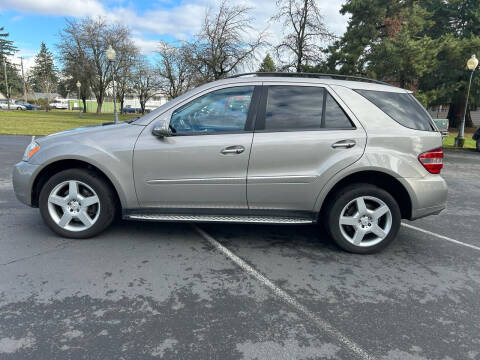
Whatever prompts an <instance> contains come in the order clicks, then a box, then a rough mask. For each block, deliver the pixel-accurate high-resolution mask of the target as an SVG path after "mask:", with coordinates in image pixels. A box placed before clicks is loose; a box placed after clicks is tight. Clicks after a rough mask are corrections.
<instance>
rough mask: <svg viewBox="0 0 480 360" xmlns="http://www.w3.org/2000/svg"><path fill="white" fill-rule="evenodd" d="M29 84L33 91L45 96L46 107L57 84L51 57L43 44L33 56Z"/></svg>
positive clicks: (56, 75) (55, 69) (55, 71)
mask: <svg viewBox="0 0 480 360" xmlns="http://www.w3.org/2000/svg"><path fill="white" fill-rule="evenodd" d="M31 83H32V88H33V90H34V91H37V92H43V93H46V94H47V107H46V109H47V110H48V103H49V102H50V100H51V99H50V97H51V95H50V94H51V93H52V92H53V91H55V89H56V87H57V84H58V74H57V68H56V66H55V64H54V62H53V55H52V53H51V52H50V51H49V50H48V49H47V46H46V45H45V43H44V42H42V44H41V45H40V51H39V53H38V54H37V55H36V56H35V62H34V65H33V67H32V70H31Z"/></svg>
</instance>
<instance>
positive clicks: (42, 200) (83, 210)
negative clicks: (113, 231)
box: [39, 169, 115, 239]
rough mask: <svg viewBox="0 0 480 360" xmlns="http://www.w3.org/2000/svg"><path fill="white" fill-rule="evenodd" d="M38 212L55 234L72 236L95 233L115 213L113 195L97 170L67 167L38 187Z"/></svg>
mask: <svg viewBox="0 0 480 360" xmlns="http://www.w3.org/2000/svg"><path fill="white" fill-rule="evenodd" d="M39 207H40V213H41V214H42V217H43V220H44V221H45V223H46V224H47V225H48V226H49V227H50V228H51V229H52V230H53V231H55V232H56V233H57V234H59V235H61V236H64V237H69V238H76V239H83V238H89V237H92V236H95V235H97V234H99V233H100V232H102V231H103V230H105V229H106V228H107V227H108V226H109V225H110V224H111V223H112V221H113V219H114V217H115V196H114V194H113V191H112V189H111V188H110V186H109V185H108V184H107V183H106V182H105V180H104V179H103V178H102V177H100V176H99V175H98V174H97V173H95V172H93V171H89V170H86V169H68V170H64V171H61V172H59V173H58V174H56V175H54V176H52V177H51V178H50V179H49V180H48V181H47V182H46V183H45V185H44V186H43V187H42V190H41V191H40V197H39Z"/></svg>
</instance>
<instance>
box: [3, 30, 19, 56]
mask: <svg viewBox="0 0 480 360" xmlns="http://www.w3.org/2000/svg"><path fill="white" fill-rule="evenodd" d="M4 31H5V30H4V27H3V26H2V27H0V61H3V59H4V58H6V57H7V56H11V55H13V54H14V53H15V52H16V51H17V50H18V49H17V47H16V46H15V45H14V44H13V41H12V40H9V39H8V36H9V35H10V34H9V33H7V32H4Z"/></svg>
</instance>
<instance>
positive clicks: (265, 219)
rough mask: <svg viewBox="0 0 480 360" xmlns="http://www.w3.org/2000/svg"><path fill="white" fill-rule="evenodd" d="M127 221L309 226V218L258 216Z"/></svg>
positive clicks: (154, 216)
mask: <svg viewBox="0 0 480 360" xmlns="http://www.w3.org/2000/svg"><path fill="white" fill-rule="evenodd" d="M124 218H125V219H127V220H144V221H171V222H227V223H228V222H229V223H250V224H311V223H313V220H312V219H310V218H298V217H284V216H278V217H277V216H258V215H244V216H242V215H176V214H126V215H124Z"/></svg>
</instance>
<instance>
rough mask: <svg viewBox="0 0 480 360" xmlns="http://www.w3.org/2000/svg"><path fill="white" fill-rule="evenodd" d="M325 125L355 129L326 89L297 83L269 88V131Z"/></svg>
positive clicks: (301, 129)
mask: <svg viewBox="0 0 480 360" xmlns="http://www.w3.org/2000/svg"><path fill="white" fill-rule="evenodd" d="M321 128H327V129H345V128H347V129H351V128H354V127H353V125H352V123H351V122H350V119H349V118H348V116H347V115H346V114H345V112H344V111H343V110H342V108H341V107H340V106H339V105H338V103H337V102H336V101H335V99H334V98H333V97H332V96H331V95H330V94H329V93H328V92H327V91H326V90H325V89H324V88H322V87H313V86H294V85H273V86H269V87H268V93H267V100H266V109H265V126H264V129H265V130H267V131H268V130H270V131H288V130H291V131H294V130H297V131H304V130H319V129H321ZM260 129H262V126H261V125H260Z"/></svg>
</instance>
